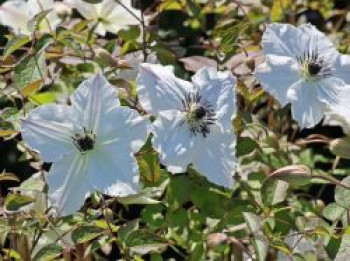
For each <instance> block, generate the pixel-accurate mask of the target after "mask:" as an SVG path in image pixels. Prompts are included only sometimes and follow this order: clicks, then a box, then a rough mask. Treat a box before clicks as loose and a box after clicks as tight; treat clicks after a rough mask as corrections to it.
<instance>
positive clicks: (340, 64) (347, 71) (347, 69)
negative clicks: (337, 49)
mask: <svg viewBox="0 0 350 261" xmlns="http://www.w3.org/2000/svg"><path fill="white" fill-rule="evenodd" d="M332 76H334V77H336V78H339V79H342V80H343V81H344V82H345V83H347V84H350V55H338V56H337V59H336V61H335V63H334V70H333V71H332Z"/></svg>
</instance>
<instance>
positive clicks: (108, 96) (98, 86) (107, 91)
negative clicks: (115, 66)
mask: <svg viewBox="0 0 350 261" xmlns="http://www.w3.org/2000/svg"><path fill="white" fill-rule="evenodd" d="M71 101H72V106H73V108H74V110H75V111H76V113H77V117H78V118H79V119H80V122H82V126H81V127H85V128H86V129H87V130H89V131H93V133H94V134H96V136H98V129H99V128H98V127H99V124H100V118H101V114H102V113H107V112H108V111H109V110H114V109H115V108H116V107H118V106H119V105H120V102H119V100H118V97H117V91H116V88H113V86H112V85H111V84H110V83H109V82H108V81H107V80H106V78H105V77H104V76H103V75H102V74H101V73H99V74H96V75H95V76H94V77H91V78H90V79H87V80H85V81H83V82H82V83H81V84H80V85H79V87H78V89H77V90H76V91H75V92H74V93H73V94H72V96H71Z"/></svg>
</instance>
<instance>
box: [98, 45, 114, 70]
mask: <svg viewBox="0 0 350 261" xmlns="http://www.w3.org/2000/svg"><path fill="white" fill-rule="evenodd" d="M95 54H96V56H95V59H96V62H97V63H98V64H100V65H101V66H110V67H116V66H117V65H118V64H117V61H116V60H114V59H113V57H112V55H111V54H110V53H109V52H108V51H107V50H105V49H102V48H98V49H97V50H96V52H95Z"/></svg>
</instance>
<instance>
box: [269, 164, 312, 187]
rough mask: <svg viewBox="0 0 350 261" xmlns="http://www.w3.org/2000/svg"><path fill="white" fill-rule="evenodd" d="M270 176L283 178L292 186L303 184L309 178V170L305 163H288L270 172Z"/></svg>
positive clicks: (307, 181)
mask: <svg viewBox="0 0 350 261" xmlns="http://www.w3.org/2000/svg"><path fill="white" fill-rule="evenodd" d="M270 178H274V179H278V180H283V181H285V182H288V183H289V184H290V185H291V186H293V187H297V186H304V185H306V184H308V183H309V181H310V179H311V170H310V169H309V168H308V167H307V166H305V165H290V166H286V167H283V168H280V169H278V170H276V171H274V172H272V173H271V174H270Z"/></svg>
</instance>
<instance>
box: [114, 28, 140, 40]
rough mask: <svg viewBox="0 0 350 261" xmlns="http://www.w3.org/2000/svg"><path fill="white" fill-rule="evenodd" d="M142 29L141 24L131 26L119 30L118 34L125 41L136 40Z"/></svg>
mask: <svg viewBox="0 0 350 261" xmlns="http://www.w3.org/2000/svg"><path fill="white" fill-rule="evenodd" d="M140 34H141V30H140V27H139V26H130V28H129V29H127V30H125V29H122V30H120V31H119V32H118V36H119V37H121V38H122V39H123V40H124V41H135V40H136V39H138V38H139V36H140Z"/></svg>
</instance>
